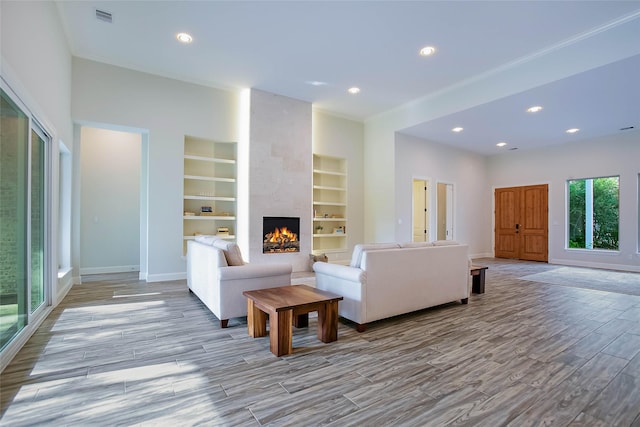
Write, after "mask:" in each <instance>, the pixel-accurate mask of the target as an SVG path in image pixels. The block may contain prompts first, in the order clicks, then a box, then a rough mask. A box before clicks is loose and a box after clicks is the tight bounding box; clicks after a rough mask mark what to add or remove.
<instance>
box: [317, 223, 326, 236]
mask: <svg viewBox="0 0 640 427" xmlns="http://www.w3.org/2000/svg"><path fill="white" fill-rule="evenodd" d="M322 230H324V227H323V226H321V225H316V234H319V233H321V232H322Z"/></svg>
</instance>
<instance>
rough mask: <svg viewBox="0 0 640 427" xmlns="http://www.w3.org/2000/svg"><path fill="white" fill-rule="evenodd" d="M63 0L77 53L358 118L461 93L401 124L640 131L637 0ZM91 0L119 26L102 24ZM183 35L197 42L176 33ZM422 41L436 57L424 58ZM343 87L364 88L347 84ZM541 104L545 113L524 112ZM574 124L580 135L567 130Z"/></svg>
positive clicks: (452, 138)
mask: <svg viewBox="0 0 640 427" xmlns="http://www.w3.org/2000/svg"><path fill="white" fill-rule="evenodd" d="M57 4H58V8H59V12H60V15H61V18H62V21H63V25H64V26H65V31H66V33H67V37H68V40H69V44H70V46H71V50H72V53H73V54H74V55H75V56H78V57H82V58H87V59H92V60H96V61H101V62H105V63H109V64H113V65H118V66H122V67H127V68H131V69H135V70H139V71H144V72H148V73H153V74H158V75H162V76H166V77H171V78H177V79H180V80H184V81H189V82H194V83H199V84H204V85H209V86H214V87H221V88H229V89H235V88H246V87H251V88H257V89H260V90H264V91H268V92H272V93H277V94H280V95H285V96H289V97H292V98H296V99H300V100H304V101H308V102H312V103H313V105H314V107H315V108H319V109H322V110H326V111H330V112H333V113H335V114H339V115H342V116H345V117H348V118H353V119H356V120H367V119H369V118H371V117H373V116H375V115H379V114H385V112H388V111H390V110H392V111H403V110H406V111H411V105H415V104H416V103H418V102H422V103H425V102H427V103H428V101H429V99H434V100H439V101H441V100H442V99H444V100H447V99H448V98H447V97H448V94H451V99H453V97H454V96H457V97H460V96H464V93H465V91H468V93H469V94H471V93H473V94H474V96H473V98H474V99H475V100H476V101H475V102H474V103H471V104H474V105H470V108H460V109H459V110H455V109H454V110H455V111H452V110H451V108H450V106H447V108H442V109H441V111H438V108H435V107H437V106H435V107H434V108H433V109H432V110H433V111H432V113H430V114H424V116H420V113H419V112H416V113H414V114H417V115H418V117H417V118H414V119H413V120H412V122H411V123H412V124H411V126H410V127H407V128H406V129H402V130H401V131H402V132H403V133H407V134H411V135H415V136H418V137H420V138H424V139H428V140H432V141H436V142H440V143H444V144H449V145H453V146H457V147H460V148H464V149H468V150H473V151H476V152H478V153H481V154H495V153H497V152H500V150H498V149H497V148H496V146H495V144H496V143H497V142H498V141H502V140H504V141H507V142H508V145H507V147H506V148H505V149H508V148H519V149H529V148H534V147H538V146H543V145H550V144H558V143H563V142H567V141H574V140H576V139H584V138H592V137H596V136H602V135H609V134H613V133H616V132H621V131H620V130H619V129H620V128H622V127H627V126H634V127H635V130H633V131H632V132H635V131H636V130H637V129H638V128H640V107H639V102H638V100H639V99H640V78H638V76H640V1H609V0H606V1H544V2H541V1H493V2H486V1H447V2H445V1H279V2H274V1H266V0H263V1H252V2H245V1H195V2H191V1H58V2H57ZM96 9H100V10H104V11H107V12H110V13H111V14H112V15H113V23H111V24H108V23H105V22H102V21H99V20H97V19H96V17H95V10H96ZM181 31H185V32H188V33H190V34H191V35H192V36H193V37H194V41H193V43H192V44H190V45H182V44H180V43H178V42H177V41H176V40H175V35H176V34H177V33H178V32H181ZM426 45H432V46H435V47H436V48H437V53H436V55H434V56H432V57H420V56H419V55H418V50H419V49H420V48H421V47H423V46H426ZM516 75H517V78H516V77H514V76H516ZM491 79H494V80H495V79H498V80H499V81H500V79H501V80H502V82H503V83H504V85H503V88H502V87H500V86H496V85H495V82H494V83H492V84H489V83H490V81H491ZM311 81H321V82H324V83H326V84H325V85H322V86H314V85H311V84H309V82H311ZM350 86H358V87H360V88H361V92H360V93H359V94H358V95H350V94H348V93H347V89H348V88H349V87H350ZM503 89H504V90H503ZM483 91H484V93H483ZM470 98H471V96H470ZM482 100H486V102H483V101H482ZM440 104H447V102H440ZM463 104H464V103H462V104H461V103H458V105H463ZM536 104H539V105H542V106H543V107H544V109H543V110H542V112H540V113H537V114H535V115H531V114H529V113H525V110H526V108H528V107H530V106H531V105H536ZM454 126H462V127H464V128H465V130H464V131H463V132H462V133H459V134H456V133H452V132H451V131H450V130H451V128H452V127H454ZM571 127H578V128H580V129H581V131H580V132H579V133H577V134H574V135H567V134H566V133H564V131H565V130H566V129H568V128H571Z"/></svg>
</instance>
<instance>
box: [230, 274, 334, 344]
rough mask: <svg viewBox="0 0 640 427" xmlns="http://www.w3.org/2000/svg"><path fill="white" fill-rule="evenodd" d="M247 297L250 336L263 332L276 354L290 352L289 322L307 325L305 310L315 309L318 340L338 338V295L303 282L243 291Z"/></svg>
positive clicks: (260, 334) (307, 314)
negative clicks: (302, 283) (301, 283)
mask: <svg viewBox="0 0 640 427" xmlns="http://www.w3.org/2000/svg"><path fill="white" fill-rule="evenodd" d="M242 294H243V295H244V296H245V297H247V325H248V328H249V336H251V337H253V338H257V337H264V336H266V335H267V315H269V341H270V344H271V352H272V353H273V354H275V355H276V356H283V355H285V354H291V353H293V345H292V341H293V339H292V332H293V331H292V325H294V326H296V327H305V326H307V325H308V319H309V313H310V312H312V311H317V312H318V339H319V340H320V341H322V342H324V343H329V342H333V341H336V340H337V339H338V301H340V300H342V299H343V298H342V297H341V296H340V295H336V294H332V293H330V292H326V291H322V290H319V289H315V288H312V287H311V286H307V285H294V286H282V287H280V288H269V289H258V290H255V291H244V292H243V293H242Z"/></svg>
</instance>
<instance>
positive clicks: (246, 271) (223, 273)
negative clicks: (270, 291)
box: [218, 264, 293, 281]
mask: <svg viewBox="0 0 640 427" xmlns="http://www.w3.org/2000/svg"><path fill="white" fill-rule="evenodd" d="M292 270H293V268H292V266H291V264H245V265H237V266H229V267H220V268H219V269H218V277H219V278H220V281H223V280H239V279H256V278H260V277H272V276H280V275H285V274H288V275H291V271H292Z"/></svg>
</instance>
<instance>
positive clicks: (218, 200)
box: [184, 195, 236, 202]
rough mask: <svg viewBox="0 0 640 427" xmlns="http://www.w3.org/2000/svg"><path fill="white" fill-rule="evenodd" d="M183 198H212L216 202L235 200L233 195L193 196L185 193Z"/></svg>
mask: <svg viewBox="0 0 640 427" xmlns="http://www.w3.org/2000/svg"><path fill="white" fill-rule="evenodd" d="M184 199H185V200H212V201H217V202H235V201H236V198H235V197H221V196H194V195H185V196H184Z"/></svg>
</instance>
